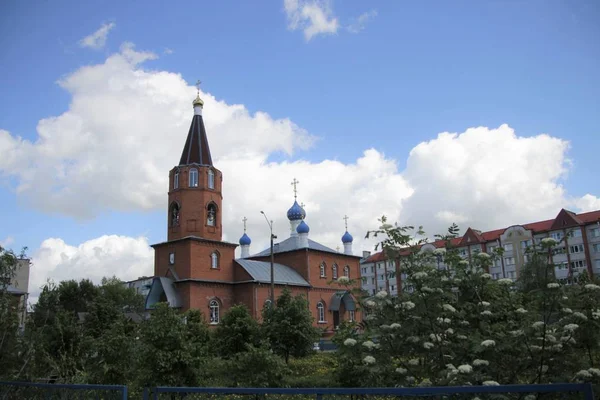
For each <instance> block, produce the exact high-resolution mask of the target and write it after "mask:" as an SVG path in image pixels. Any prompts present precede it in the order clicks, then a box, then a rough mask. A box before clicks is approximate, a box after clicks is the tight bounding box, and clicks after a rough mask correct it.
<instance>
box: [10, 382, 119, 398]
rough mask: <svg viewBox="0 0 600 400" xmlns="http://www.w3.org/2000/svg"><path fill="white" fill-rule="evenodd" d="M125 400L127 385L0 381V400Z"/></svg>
mask: <svg viewBox="0 0 600 400" xmlns="http://www.w3.org/2000/svg"><path fill="white" fill-rule="evenodd" d="M16 399H19V400H21V399H27V400H37V399H43V400H51V399H61V400H62V399H78V400H79V399H85V400H87V399H94V400H127V386H118V385H67V384H61V383H58V384H53V383H33V382H0V400H16Z"/></svg>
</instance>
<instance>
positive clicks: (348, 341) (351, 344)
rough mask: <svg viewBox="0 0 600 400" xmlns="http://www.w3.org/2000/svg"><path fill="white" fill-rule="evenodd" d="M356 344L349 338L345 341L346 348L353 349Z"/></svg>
mask: <svg viewBox="0 0 600 400" xmlns="http://www.w3.org/2000/svg"><path fill="white" fill-rule="evenodd" d="M355 344H356V340H354V339H352V338H348V339H346V340H344V346H349V347H352V346H354V345H355Z"/></svg>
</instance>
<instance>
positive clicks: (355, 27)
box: [346, 10, 377, 33]
mask: <svg viewBox="0 0 600 400" xmlns="http://www.w3.org/2000/svg"><path fill="white" fill-rule="evenodd" d="M376 16H377V10H370V11H367V12H365V13H362V14H361V15H359V16H358V18H356V19H355V20H354V21H353V22H352V23H351V24H350V25H348V26H347V27H346V29H348V32H351V33H359V32H360V31H362V30H363V29H365V27H366V26H367V23H368V22H369V21H371V20H373V19H374V18H375V17H376Z"/></svg>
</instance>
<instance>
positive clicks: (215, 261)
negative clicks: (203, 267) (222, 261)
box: [210, 251, 219, 269]
mask: <svg viewBox="0 0 600 400" xmlns="http://www.w3.org/2000/svg"><path fill="white" fill-rule="evenodd" d="M210 267H211V268H213V269H216V268H219V253H217V252H216V251H213V253H212V254H211V255H210Z"/></svg>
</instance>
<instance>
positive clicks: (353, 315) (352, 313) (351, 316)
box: [349, 311, 356, 322]
mask: <svg viewBox="0 0 600 400" xmlns="http://www.w3.org/2000/svg"><path fill="white" fill-rule="evenodd" d="M349 314H350V322H354V321H356V314H355V311H350V312H349Z"/></svg>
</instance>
